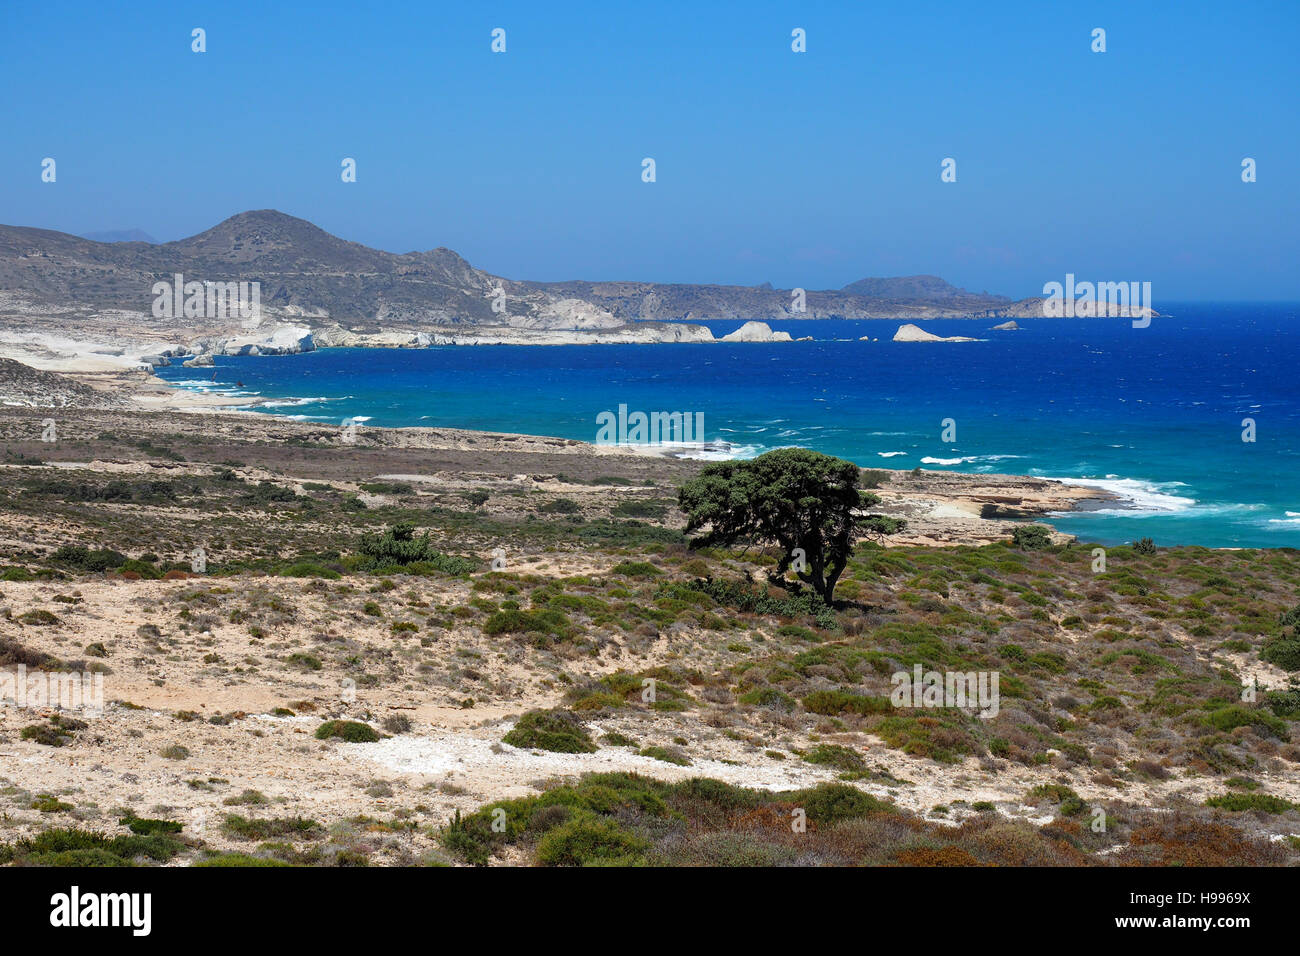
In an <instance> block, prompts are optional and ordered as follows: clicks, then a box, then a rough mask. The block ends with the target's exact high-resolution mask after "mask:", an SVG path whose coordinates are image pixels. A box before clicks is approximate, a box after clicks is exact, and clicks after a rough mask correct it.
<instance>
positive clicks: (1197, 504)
mask: <svg viewBox="0 0 1300 956" xmlns="http://www.w3.org/2000/svg"><path fill="white" fill-rule="evenodd" d="M1158 308H1160V310H1161V311H1162V312H1166V313H1168V315H1167V316H1165V317H1158V318H1155V319H1153V320H1152V322H1151V325H1150V327H1148V328H1145V329H1135V328H1133V327H1132V323H1131V321H1130V320H1128V319H1099V318H1089V319H1035V320H1023V319H1022V320H1019V321H1020V325H1021V330H1020V331H1016V332H994V331H991V330H990V329H991V327H992V326H993V325H995V324H997V322H998V321H999V320H997V319H989V320H968V319H963V320H922V321H919V322H918V323H917V324H918V325H920V326H921V327H922V328H924V329H925V330H926V331H928V332H934V333H936V334H938V335H965V336H976V337H979V338H982V339H985V340H986V341H981V342H971V343H894V342H892V341H890V339H891V337H892V336H893V334H894V332H895V330H896V329H897V328H898V327H899V325H901V324H902V323H901V322H899V321H898V320H889V321H885V320H872V321H841V320H805V321H782V320H779V319H778V320H766V321H768V322H769V324H770V325H771V326H772V327H773V328H774V329H777V330H782V331H786V332H789V333H790V334H791V335H792V336H794V337H796V338H797V337H802V336H812V337H813V338H814V339H815V341H812V342H786V343H771V344H746V343H736V344H706V345H626V346H624V345H596V346H535V347H520V346H444V347H437V348H429V349H325V350H321V351H318V352H310V353H305V354H301V355H289V356H256V357H245V356H240V357H226V358H220V359H218V360H217V366H216V368H215V369H187V368H182V367H180V366H179V365H178V366H172V367H167V368H160V369H158V374H159V375H160V376H161V377H163V378H165V379H168V380H170V381H171V382H173V383H174V384H176V385H178V386H181V387H186V388H194V389H199V390H219V391H226V392H235V393H238V394H243V395H248V396H249V397H250V398H252V397H269V398H273V399H275V400H277V401H276V402H275V403H274V404H272V405H262V406H260V409H261V410H264V411H267V412H270V413H273V414H281V415H288V416H292V417H295V418H301V419H307V420H312V421H331V422H339V423H341V422H342V420H343V419H345V418H361V419H365V424H366V425H367V426H403V425H426V426H444V427H451V428H472V429H484V430H489V431H502V432H521V433H525V434H533V435H553V436H561V437H566V438H577V439H583V440H585V441H594V440H596V437H597V423H596V416H597V415H598V414H599V413H601V412H603V411H611V412H616V411H617V409H618V406H619V405H620V404H624V405H626V406H627V407H628V409H629V410H630V411H637V410H640V411H644V412H653V411H680V412H690V413H696V412H702V413H703V415H704V429H705V436H704V437H705V439H706V440H708V441H709V442H712V443H714V444H713V445H711V446H710V447H709V448H708V449H706V450H700V451H697V452H695V454H698V455H700V456H704V457H715V458H716V457H726V456H748V455H754V454H758V453H760V452H763V451H765V450H768V449H771V448H778V447H782V446H788V445H798V446H802V447H806V448H813V449H816V450H818V451H822V452H826V453H828V454H833V455H839V456H842V457H844V458H849V459H852V460H853V461H856V462H857V463H858V464H860V465H862V466H864V467H873V466H876V467H886V468H895V469H902V468H906V469H910V468H913V467H916V466H920V467H922V468H926V469H950V470H953V471H963V472H999V473H1009V474H1027V475H1039V476H1044V477H1056V478H1070V479H1083V480H1085V481H1088V482H1092V483H1095V484H1097V485H1100V486H1103V487H1106V488H1109V489H1111V490H1113V491H1115V492H1117V493H1119V494H1121V495H1122V496H1123V497H1124V498H1125V503H1124V506H1123V507H1116V508H1109V509H1106V510H1103V511H1099V512H1089V513H1076V514H1070V515H1063V516H1059V517H1055V518H1053V519H1052V521H1053V523H1054V524H1055V525H1056V526H1057V527H1058V528H1060V529H1061V530H1062V531H1066V532H1068V533H1071V534H1077V535H1079V536H1080V537H1081V538H1082V539H1084V540H1087V541H1096V542H1099V543H1102V544H1115V543H1120V542H1124V541H1131V540H1134V539H1136V538H1138V537H1151V538H1153V539H1155V541H1156V542H1157V543H1159V544H1162V545H1172V544H1200V545H1206V546H1211V547H1281V546H1287V547H1300V480H1298V479H1297V474H1298V473H1300V380H1298V374H1300V334H1298V333H1300V304H1297V303H1284V304H1226V303H1213V304H1205V303H1199V304H1198V303H1158ZM703 324H706V325H708V326H709V327H710V328H712V329H713V330H714V334H715V335H720V334H722V333H725V332H729V331H732V330H733V329H735V328H736V327H738V326H739V325H740V323H739V322H735V321H732V322H708V323H703ZM864 335H867V336H870V337H871V338H872V339H873V340H874V341H869V342H863V341H859V338H860V337H861V336H864ZM214 371H215V373H216V376H215V381H214V380H212V375H213V372H214ZM237 383H242V384H237ZM1246 418H1251V419H1253V420H1254V422H1255V439H1256V440H1255V441H1253V442H1246V441H1243V440H1242V434H1243V424H1242V423H1243V419H1246ZM945 419H952V420H953V422H954V423H955V430H956V434H955V437H954V439H953V440H952V441H945V440H943V437H944V436H943V422H944V420H945ZM721 443H725V444H721Z"/></svg>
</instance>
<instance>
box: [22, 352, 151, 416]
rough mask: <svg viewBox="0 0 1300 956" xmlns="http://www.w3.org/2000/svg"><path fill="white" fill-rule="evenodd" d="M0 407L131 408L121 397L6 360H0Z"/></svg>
mask: <svg viewBox="0 0 1300 956" xmlns="http://www.w3.org/2000/svg"><path fill="white" fill-rule="evenodd" d="M134 374H138V373H134ZM2 405H10V406H21V407H24V408H131V407H132V403H131V402H130V401H128V400H127V399H125V398H123V397H122V396H120V395H115V394H113V393H112V392H106V391H101V390H100V389H97V388H92V387H91V386H89V385H86V384H84V383H82V382H78V381H76V380H74V379H71V378H66V377H65V376H63V375H59V374H57V373H55V372H46V371H41V370H40V369H34V368H32V367H31V366H29V365H24V364H23V363H22V362H15V361H14V360H13V359H7V358H0V406H2Z"/></svg>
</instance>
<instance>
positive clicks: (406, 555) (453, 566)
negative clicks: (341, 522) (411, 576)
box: [357, 522, 479, 575]
mask: <svg viewBox="0 0 1300 956" xmlns="http://www.w3.org/2000/svg"><path fill="white" fill-rule="evenodd" d="M357 551H358V553H359V554H360V555H361V561H360V562H359V563H358V570H361V571H370V572H372V573H384V572H389V573H392V572H400V571H403V570H416V569H418V570H419V571H420V572H423V571H426V570H434V571H439V572H442V573H444V574H452V575H460V574H469V573H470V572H471V571H476V570H478V567H479V562H478V561H475V560H471V559H469V558H458V557H453V556H450V555H446V554H443V553H442V552H441V551H439V550H438V549H437V548H435V547H434V546H433V544H432V542H430V540H429V532H427V531H426V532H425V533H424V534H423V535H421V536H420V537H416V536H415V525H413V524H411V523H410V522H400V523H398V524H395V525H393V526H392V527H390V528H388V529H387V530H386V531H385V532H384V533H383V534H364V535H362V536H361V544H360V545H359V546H358V548H357Z"/></svg>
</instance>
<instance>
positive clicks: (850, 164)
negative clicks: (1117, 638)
mask: <svg viewBox="0 0 1300 956" xmlns="http://www.w3.org/2000/svg"><path fill="white" fill-rule="evenodd" d="M0 4H2V9H0V81H3V88H4V90H5V91H6V92H5V97H4V107H3V113H2V114H0V119H2V122H3V126H2V127H0V128H2V130H3V132H2V134H0V183H3V184H4V185H3V189H0V222H3V223H6V224H14V225H32V226H42V227H45V228H51V229H59V230H64V231H68V232H88V231H97V230H109V229H126V228H132V227H138V228H141V229H144V230H145V231H146V232H148V233H150V234H152V235H153V236H155V237H156V238H158V239H161V240H170V239H177V238H181V237H183V236H186V235H190V234H193V233H195V232H199V231H202V230H203V229H206V228H208V227H210V226H212V225H214V224H215V223H217V222H219V221H220V220H222V219H224V218H226V217H227V216H230V215H232V214H234V213H236V212H240V211H243V210H246V209H260V208H268V207H270V208H275V209H280V210H282V211H284V212H287V213H290V214H292V215H296V216H301V217H303V218H305V219H309V220H311V221H313V222H315V223H317V224H319V225H320V226H322V227H323V228H325V229H327V230H329V231H330V232H333V233H335V234H337V235H340V236H343V237H344V238H347V239H353V240H356V241H358V242H363V243H365V244H367V245H371V246H376V247H379V248H382V249H387V250H390V251H394V252H407V251H411V250H415V249H431V248H434V247H436V246H448V247H450V248H453V249H455V250H456V251H458V252H460V253H461V254H462V255H464V256H465V257H466V258H468V259H469V260H470V261H471V262H472V263H473V264H474V265H476V266H479V267H481V268H484V269H487V270H489V271H491V272H495V273H499V274H502V275H507V276H510V277H513V278H521V279H547V280H555V279H570V278H587V279H646V280H654V281H683V282H706V281H718V282H727V283H738V284H744V285H750V284H756V283H760V282H764V281H771V282H772V283H773V284H775V285H777V286H783V287H792V286H802V287H805V288H836V287H839V286H841V285H844V284H845V283H848V282H851V281H854V280H856V279H859V278H861V277H864V276H872V275H902V274H912V273H934V274H937V275H941V276H943V277H944V278H946V279H948V280H949V281H952V282H955V283H957V284H958V285H963V286H966V287H968V288H971V289H974V290H976V291H979V290H983V289H987V290H989V291H992V292H1002V293H1005V294H1009V295H1015V296H1026V295H1035V294H1040V293H1041V288H1042V284H1043V283H1044V282H1046V281H1049V280H1053V279H1061V278H1062V277H1063V276H1064V274H1065V273H1066V272H1074V273H1075V274H1076V275H1078V276H1079V277H1080V278H1081V279H1096V280H1106V281H1119V280H1129V279H1137V280H1146V281H1150V282H1152V283H1153V297H1154V300H1155V302H1156V305H1157V307H1159V303H1160V301H1162V300H1165V301H1168V300H1172V299H1196V298H1220V299H1233V298H1239V299H1240V298H1258V299H1300V268H1297V265H1298V264H1300V238H1298V237H1300V226H1298V225H1297V224H1298V223H1300V170H1298V169H1297V163H1298V162H1300V134H1298V127H1300V120H1298V119H1297V115H1298V111H1297V105H1298V101H1300V66H1298V63H1300V2H1296V0H1279V2H1250V0H1245V2H1232V3H1229V2H1226V0H1225V2H1220V3H1206V2H1195V0H1173V2H1150V3H1148V2H1142V0H1124V2H1119V3H1096V2H1088V3H1061V2H1043V0H1032V2H1005V3H993V2H989V3H984V2H969V3H944V2H925V3H892V2H891V3H869V2H844V3H818V4H795V3H762V2H758V3H746V4H741V3H728V4H722V3H705V2H699V3H697V2H657V3H626V4H624V3H618V4H615V3H611V2H604V3H583V4H579V3H561V2H554V3H549V2H548V3H536V2H533V3H463V4H450V3H440V2H433V0H420V2H413V3H387V2H379V3H354V2H347V3H331V2H328V0H325V2H318V3H313V4H305V3H304V4H295V3H291V2H286V3H278V2H258V3H235V2H230V3H187V2H175V0H172V2H165V3H153V2H146V0H132V2H129V3H109V2H105V0H93V2H64V3H61V2H57V0H52V2H41V3H27V2H18V0H0ZM194 27H203V28H205V29H206V31H207V47H208V49H207V52H206V53H203V54H196V53H192V52H191V50H190V43H191V40H190V31H191V29H192V28H194ZM494 27H502V28H504V29H505V30H506V39H507V52H506V53H505V54H493V53H492V52H491V51H490V42H491V37H490V32H491V30H492V29H493V28H494ZM795 27H802V28H804V29H805V30H806V31H807V37H808V40H807V44H808V52H807V53H803V54H795V53H793V52H791V50H790V42H791V39H790V32H791V30H792V29H793V28H795ZM1094 27H1103V28H1105V30H1106V31H1107V52H1105V53H1104V54H1100V53H1093V52H1092V51H1091V49H1090V44H1091V37H1090V34H1091V31H1092V29H1093V28H1094ZM47 156H49V157H53V158H55V160H56V161H57V164H58V166H57V174H58V180H57V182H56V183H54V184H52V185H51V184H46V183H42V182H41V181H40V172H41V168H40V164H41V160H42V159H43V158H44V157H47ZM646 156H650V157H654V159H655V160H656V163H657V173H658V181H657V182H655V183H653V184H647V183H643V182H642V181H641V160H642V158H643V157H646ZM1247 156H1249V157H1253V158H1254V159H1256V160H1257V162H1258V182H1256V183H1253V184H1244V183H1242V181H1241V175H1240V174H1241V161H1242V159H1243V157H1247ZM344 157H354V158H355V159H356V160H357V164H358V175H357V180H358V181H357V182H356V183H352V184H344V183H343V182H341V180H340V176H339V173H340V162H341V160H342V159H343V158H344ZM945 157H953V158H955V159H956V160H957V182H956V183H954V184H945V183H942V182H940V177H939V173H940V162H941V160H942V159H944V158H945Z"/></svg>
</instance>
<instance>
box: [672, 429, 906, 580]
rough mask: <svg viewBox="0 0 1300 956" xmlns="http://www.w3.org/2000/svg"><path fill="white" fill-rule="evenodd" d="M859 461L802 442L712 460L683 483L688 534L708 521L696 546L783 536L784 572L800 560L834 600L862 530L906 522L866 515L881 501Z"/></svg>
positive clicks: (799, 569) (806, 575)
mask: <svg viewBox="0 0 1300 956" xmlns="http://www.w3.org/2000/svg"><path fill="white" fill-rule="evenodd" d="M858 480H859V471H858V466H857V465H855V464H853V462H851V461H845V460H844V459H842V458H832V457H831V456H830V455H823V454H821V453H820V452H815V451H808V450H806V449H802V448H781V449H778V450H776V451H770V452H768V453H767V454H765V455H760V456H759V457H757V458H754V459H751V460H749V461H726V462H719V463H717V464H713V465H708V466H707V467H705V468H704V470H703V471H701V472H700V474H699V475H698V476H697V477H695V478H692V479H691V480H690V481H688V482H686V483H685V484H684V485H682V488H681V491H680V492H679V493H678V496H677V501H678V504H679V506H680V507H681V509H682V511H684V512H685V513H686V516H687V525H686V532H687V534H691V533H694V532H696V531H699V530H701V529H705V528H707V531H706V533H705V534H703V535H701V536H700V537H698V538H695V539H694V540H693V541H692V542H691V546H692V547H710V546H714V545H721V546H723V547H729V546H731V545H734V544H755V545H761V544H776V545H779V546H780V548H781V551H782V554H781V559H780V561H779V562H778V563H777V566H776V570H777V573H778V575H780V576H782V577H784V575H785V573H786V572H787V571H789V570H790V569H791V567H793V568H794V571H795V574H796V576H798V578H799V580H800V581H803V582H804V583H805V584H808V585H809V586H810V587H812V589H813V590H814V591H816V592H817V594H818V595H819V596H820V597H821V598H822V600H824V601H826V602H827V603H828V604H829V603H830V602H831V600H832V597H833V595H834V593H835V585H836V583H837V582H838V581H839V579H840V575H841V574H843V573H844V567H845V565H846V564H847V563H848V560H849V556H850V555H851V554H852V553H853V544H854V540H855V538H856V537H857V534H858V533H859V531H860V530H862V529H866V530H868V531H870V532H872V533H876V534H879V533H881V532H882V531H883V529H885V528H888V529H890V530H901V527H902V526H903V523H902V522H899V523H898V524H895V523H894V522H895V521H896V520H897V519H882V518H881V516H880V515H863V514H861V513H860V512H861V511H862V510H863V509H866V508H870V507H872V506H874V505H876V504H879V502H880V499H879V498H878V497H877V496H875V495H873V494H863V493H862V492H860V491H859V490H858V487H857V485H858Z"/></svg>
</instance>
